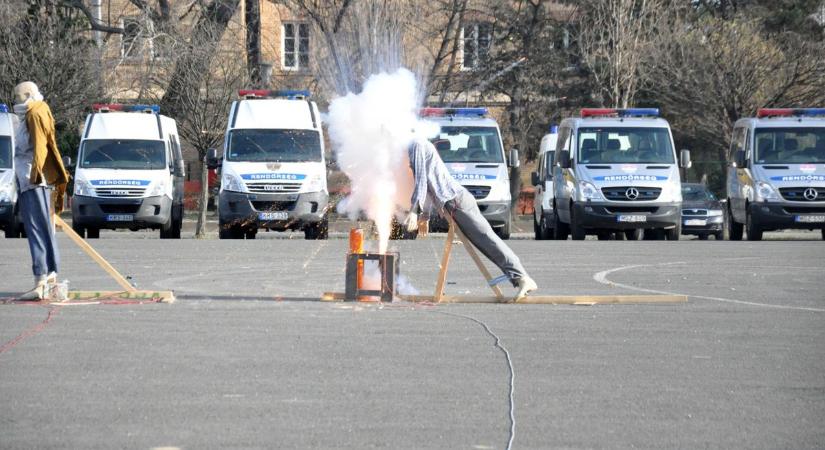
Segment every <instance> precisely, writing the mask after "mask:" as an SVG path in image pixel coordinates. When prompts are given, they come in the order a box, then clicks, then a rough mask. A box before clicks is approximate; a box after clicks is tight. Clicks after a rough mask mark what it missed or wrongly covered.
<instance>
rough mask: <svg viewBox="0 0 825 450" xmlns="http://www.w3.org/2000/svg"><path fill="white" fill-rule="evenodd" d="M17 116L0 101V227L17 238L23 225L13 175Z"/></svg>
mask: <svg viewBox="0 0 825 450" xmlns="http://www.w3.org/2000/svg"><path fill="white" fill-rule="evenodd" d="M16 123H17V117H15V115H14V114H13V113H9V108H8V107H7V106H6V105H4V104H2V103H0V228H2V229H3V232H4V234H5V235H6V237H7V238H17V237H20V236H21V233H22V232H23V226H22V224H21V223H20V221H19V220H18V217H17V181H16V180H15V177H14V127H15V125H16Z"/></svg>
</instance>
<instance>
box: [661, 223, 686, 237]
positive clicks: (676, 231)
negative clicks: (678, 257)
mask: <svg viewBox="0 0 825 450" xmlns="http://www.w3.org/2000/svg"><path fill="white" fill-rule="evenodd" d="M665 238H666V239H667V240H668V241H678V240H679V239H681V238H682V224H681V223H680V224H678V225H676V226H675V227H673V228H671V229H668V230H665Z"/></svg>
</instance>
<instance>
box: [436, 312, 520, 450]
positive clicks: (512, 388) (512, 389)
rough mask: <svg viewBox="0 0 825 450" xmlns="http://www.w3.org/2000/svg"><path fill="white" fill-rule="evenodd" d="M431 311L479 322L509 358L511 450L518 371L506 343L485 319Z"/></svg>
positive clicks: (514, 426) (513, 436)
mask: <svg viewBox="0 0 825 450" xmlns="http://www.w3.org/2000/svg"><path fill="white" fill-rule="evenodd" d="M430 311H431V312H434V313H436V314H443V315H445V316H452V317H458V318H462V319H466V320H469V321H471V322H474V323H476V324H478V325H479V326H481V327H482V328H483V329H484V331H485V332H486V333H487V334H489V335H490V337H492V338H493V339H495V346H496V348H498V349H499V350H501V352H502V353H503V354H504V357H505V358H507V367H508V368H509V370H510V392H509V401H510V436H509V438H508V439H507V446H506V447H505V449H507V450H510V449H511V448H512V447H513V440H514V439H515V437H516V411H515V410H516V403H515V382H516V372H515V370H514V369H513V359H512V358H511V357H510V352H509V351H508V350H507V347H505V346H504V344H502V343H501V338H500V337H499V336H498V335H497V334H495V333H493V330H491V329H490V327H489V326H488V325H487V324H486V323H484V322H483V321H481V320H479V319H476V318H475V317H472V316H466V315H464V314H456V313H449V312H445V311H436V310H430Z"/></svg>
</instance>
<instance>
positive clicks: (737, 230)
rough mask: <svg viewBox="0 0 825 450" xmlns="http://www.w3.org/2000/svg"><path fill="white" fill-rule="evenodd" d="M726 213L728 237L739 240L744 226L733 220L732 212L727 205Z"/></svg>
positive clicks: (743, 231)
mask: <svg viewBox="0 0 825 450" xmlns="http://www.w3.org/2000/svg"><path fill="white" fill-rule="evenodd" d="M727 215H728V217H727V219H728V220H727V223H728V239H730V240H732V241H741V240H742V235H743V234H744V233H745V227H744V226H743V225H742V224H741V223H738V222H737V221H736V220H734V218H733V212H731V210H730V207H728V210H727Z"/></svg>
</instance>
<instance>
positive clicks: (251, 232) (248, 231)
mask: <svg viewBox="0 0 825 450" xmlns="http://www.w3.org/2000/svg"><path fill="white" fill-rule="evenodd" d="M239 232H240V234H241V235H243V237H245V238H247V239H255V236H257V235H258V229H257V228H245V229H241V230H239ZM239 239H240V238H239Z"/></svg>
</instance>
